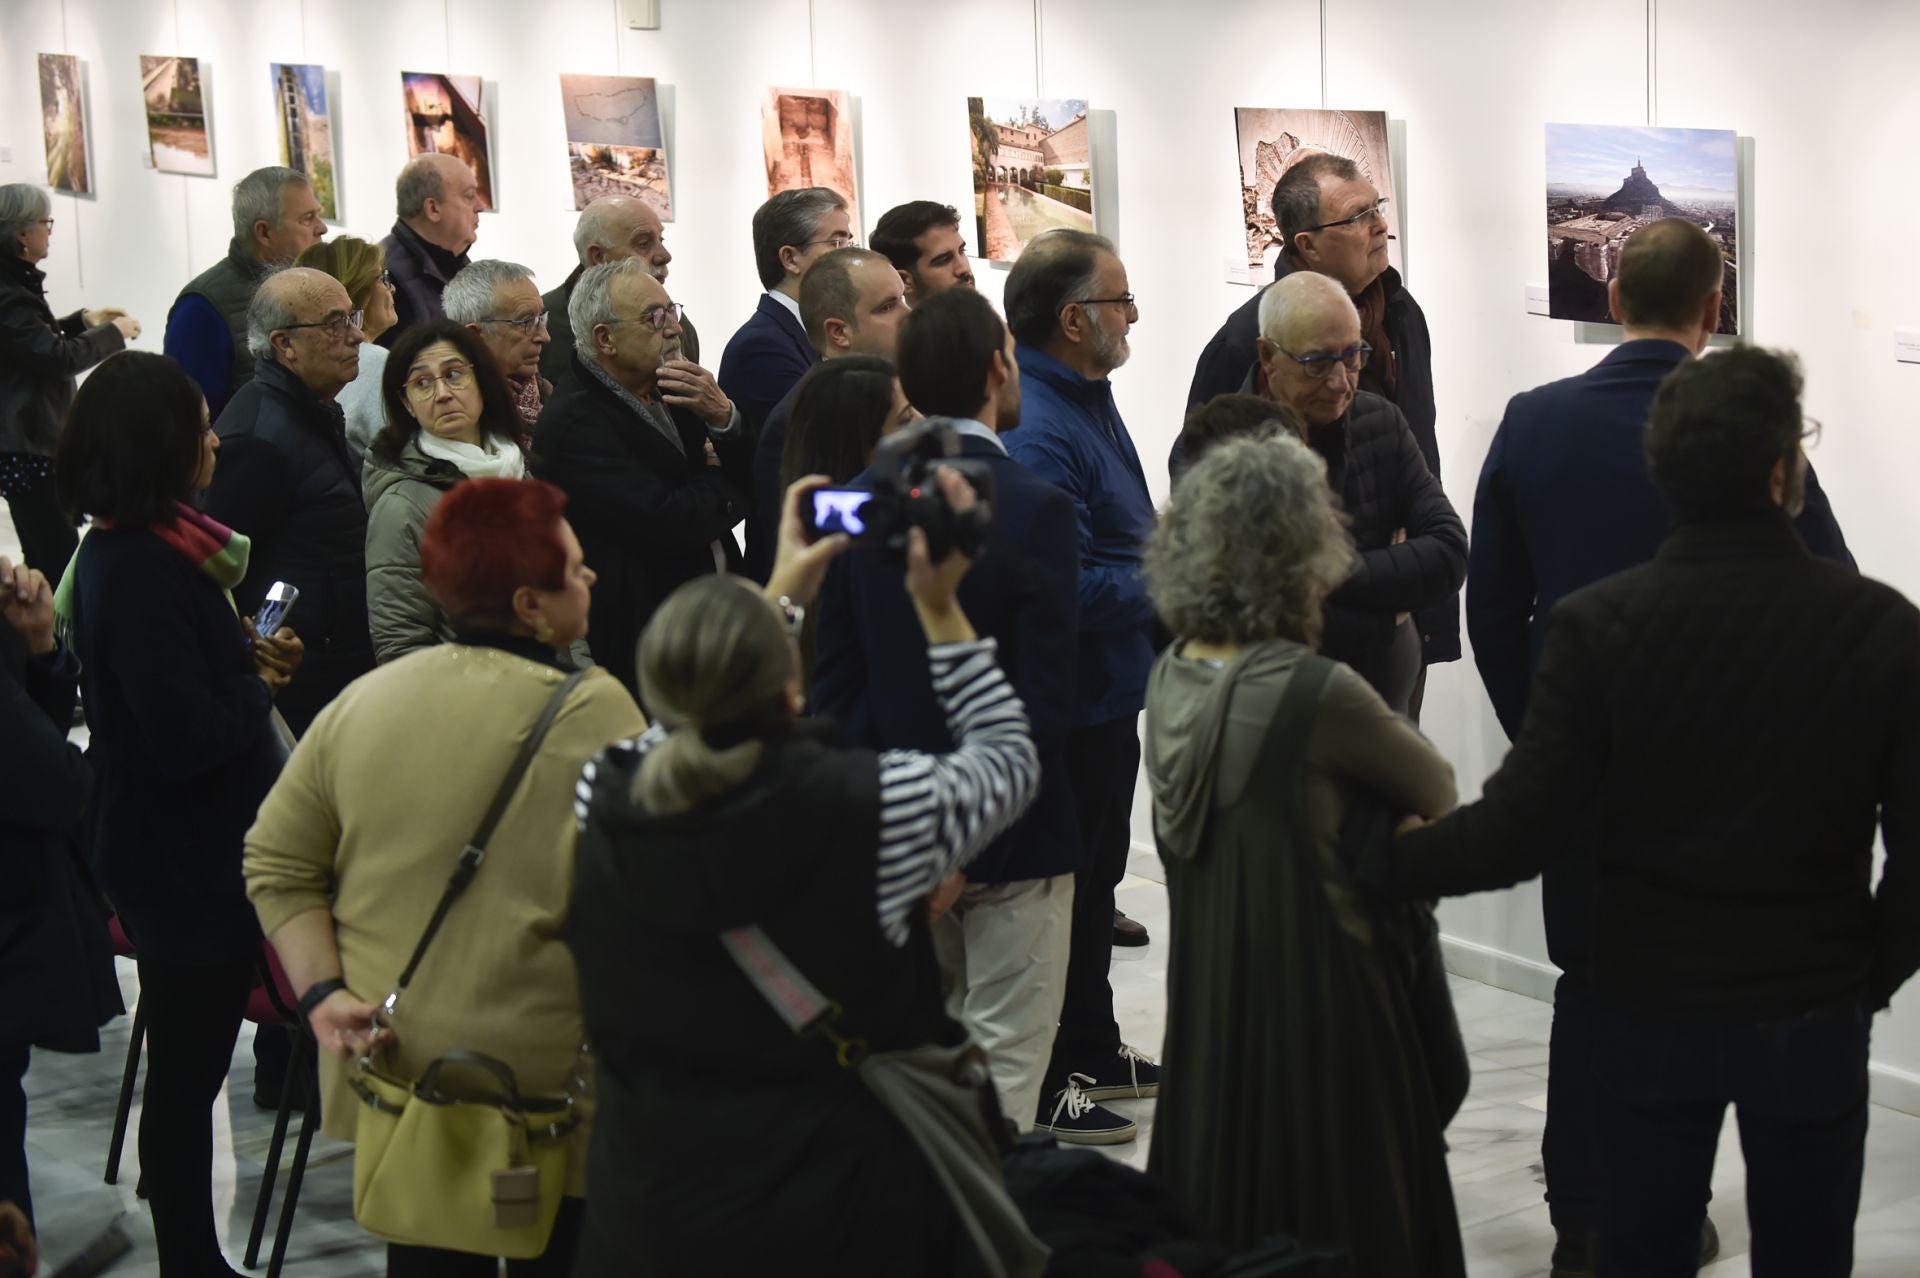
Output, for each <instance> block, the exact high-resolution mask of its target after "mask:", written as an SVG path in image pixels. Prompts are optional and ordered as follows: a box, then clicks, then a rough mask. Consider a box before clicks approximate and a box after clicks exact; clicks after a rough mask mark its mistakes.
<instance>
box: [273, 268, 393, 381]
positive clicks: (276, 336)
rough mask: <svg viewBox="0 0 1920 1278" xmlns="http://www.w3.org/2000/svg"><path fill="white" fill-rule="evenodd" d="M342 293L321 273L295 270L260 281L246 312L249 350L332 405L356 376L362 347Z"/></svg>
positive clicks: (349, 301)
mask: <svg viewBox="0 0 1920 1278" xmlns="http://www.w3.org/2000/svg"><path fill="white" fill-rule="evenodd" d="M356 314H357V313H356V312H355V311H354V309H353V301H352V299H351V298H349V297H348V296H347V290H346V287H345V286H344V285H343V284H341V283H340V281H339V280H336V279H335V278H333V276H331V275H328V274H327V273H326V272H325V271H316V270H313V269H312V268H311V267H305V266H293V267H288V268H287V269H286V270H284V271H275V272H274V273H273V274H271V275H269V276H267V278H266V279H265V280H263V281H261V284H260V287H259V288H258V289H257V290H255V292H254V295H253V301H252V302H250V303H249V304H248V306H247V349H248V350H249V351H251V352H252V353H253V355H254V358H256V359H259V360H263V361H266V362H269V363H274V364H279V365H281V366H282V367H284V368H285V369H286V370H287V371H288V372H290V373H292V374H293V375H294V376H295V377H297V378H299V379H300V381H301V382H302V383H303V384H304V385H305V386H306V387H307V389H308V390H310V391H312V392H313V393H314V395H315V396H317V397H318V398H320V399H327V400H330V399H332V398H333V397H334V396H336V395H338V394H339V393H340V388H341V387H343V386H345V385H346V384H347V383H348V382H350V381H352V380H353V379H354V377H355V375H356V374H358V373H359V371H360V345H361V343H363V342H364V341H366V335H365V334H364V333H363V332H361V330H360V328H359V325H358V324H357V323H356V322H355V319H356Z"/></svg>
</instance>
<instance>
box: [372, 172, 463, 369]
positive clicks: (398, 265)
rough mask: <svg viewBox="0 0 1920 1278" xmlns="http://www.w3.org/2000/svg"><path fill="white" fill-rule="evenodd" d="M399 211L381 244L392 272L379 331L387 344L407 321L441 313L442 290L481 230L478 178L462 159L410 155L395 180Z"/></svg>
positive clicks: (405, 325) (400, 332)
mask: <svg viewBox="0 0 1920 1278" xmlns="http://www.w3.org/2000/svg"><path fill="white" fill-rule="evenodd" d="M393 202H394V206H395V209H396V211H397V212H398V213H399V217H398V218H397V219H396V220H395V222H394V224H393V230H392V231H391V232H390V233H389V234H388V235H387V238H386V239H384V240H381V241H380V247H381V249H383V250H384V251H385V252H386V255H387V274H388V275H390V276H392V277H393V310H394V314H395V315H396V316H397V317H398V318H396V319H395V320H394V323H393V327H391V328H389V329H388V330H387V331H386V332H384V333H382V334H381V335H380V338H381V340H380V345H382V346H385V347H388V348H391V347H392V346H393V343H394V341H395V340H396V339H397V338H398V337H399V336H400V334H402V333H404V332H405V331H406V330H407V328H408V327H409V326H410V325H414V324H418V323H420V322H421V321H422V320H430V319H440V318H441V317H442V316H443V315H444V314H445V312H444V311H443V310H442V309H441V306H440V294H441V293H443V292H445V291H446V287H447V285H448V283H449V282H451V281H452V279H453V277H454V276H455V275H458V274H459V273H460V269H461V268H462V267H464V266H465V265H466V264H467V250H468V249H470V248H472V247H473V242H474V240H476V239H478V238H479V236H480V181H479V179H478V178H476V177H474V176H473V170H472V169H470V168H468V167H467V163H466V161H465V160H462V159H459V158H458V157H456V156H451V155H443V154H440V153H437V152H428V153H427V154H425V155H416V156H414V157H413V158H412V159H411V160H408V161H407V163H406V167H405V168H403V169H401V170H400V177H399V179H398V180H397V181H395V183H394V186H393Z"/></svg>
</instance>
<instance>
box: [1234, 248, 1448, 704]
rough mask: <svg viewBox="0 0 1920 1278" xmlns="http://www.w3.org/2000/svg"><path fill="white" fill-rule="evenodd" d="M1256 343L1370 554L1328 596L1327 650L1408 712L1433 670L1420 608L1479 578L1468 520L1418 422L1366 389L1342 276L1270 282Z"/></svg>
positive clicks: (1365, 359) (1262, 364)
mask: <svg viewBox="0 0 1920 1278" xmlns="http://www.w3.org/2000/svg"><path fill="white" fill-rule="evenodd" d="M1255 349H1256V350H1257V352H1258V358H1259V370H1260V373H1261V376H1260V378H1259V379H1258V381H1259V384H1260V385H1262V386H1263V393H1264V394H1265V395H1266V396H1267V398H1268V399H1271V400H1272V401H1274V402H1275V403H1277V404H1285V405H1286V406H1287V407H1289V408H1291V409H1293V411H1294V412H1295V413H1297V414H1299V416H1300V418H1301V420H1302V421H1304V422H1305V423H1306V424H1307V441H1306V442H1307V443H1308V444H1309V445H1310V446H1311V447H1312V448H1313V450H1314V451H1315V452H1317V453H1319V454H1320V456H1321V458H1322V459H1323V460H1324V461H1325V462H1326V463H1327V482H1328V484H1330V485H1331V486H1332V488H1333V491H1334V494H1335V495H1336V496H1338V497H1339V498H1340V500H1341V503H1342V505H1343V506H1344V507H1345V508H1346V511H1347V515H1348V517H1349V518H1350V519H1351V520H1352V531H1353V540H1354V546H1355V548H1356V549H1357V550H1358V551H1359V556H1358V559H1357V561H1356V563H1355V565H1354V573H1353V576H1352V577H1350V578H1348V579H1347V581H1346V583H1345V584H1344V585H1342V586H1341V587H1340V588H1339V589H1338V590H1336V591H1334V592H1333V595H1332V596H1331V597H1330V598H1329V599H1328V600H1327V603H1326V609H1325V616H1326V628H1325V631H1324V633H1323V635H1322V639H1321V644H1320V650H1321V651H1322V652H1324V653H1325V654H1326V655H1327V656H1329V657H1332V658H1334V659H1335V660H1337V661H1344V662H1346V663H1347V664H1348V665H1350V666H1352V667H1353V668H1354V669H1355V670H1357V671H1359V672H1360V674H1361V675H1363V676H1364V677H1365V678H1366V680H1367V682H1368V683H1371V684H1372V685H1373V686H1374V689H1375V690H1376V691H1377V692H1379V694H1380V695H1381V697H1382V698H1384V699H1385V700H1386V703H1387V704H1388V705H1390V706H1392V707H1393V708H1394V709H1395V710H1397V711H1399V712H1400V713H1402V714H1405V713H1407V710H1408V703H1409V701H1410V699H1411V698H1412V696H1413V692H1414V689H1415V687H1416V686H1417V684H1418V682H1419V678H1420V672H1421V645H1420V635H1419V633H1418V632H1417V631H1416V630H1415V628H1414V626H1413V625H1412V621H1411V614H1413V613H1416V612H1419V611H1421V610H1422V609H1431V608H1436V607H1442V606H1448V607H1450V606H1452V604H1453V601H1454V598H1455V596H1456V595H1458V593H1459V591H1460V584H1461V582H1463V581H1464V580H1466V575H1467V532H1466V529H1465V528H1464V527H1463V526H1462V525H1461V522H1460V516H1459V515H1458V514H1456V513H1455V512H1454V509H1453V504H1452V503H1451V502H1449V501H1448V500H1447V495H1446V494H1445V493H1443V492H1441V491H1440V481H1439V480H1437V479H1435V478H1434V476H1433V472H1432V471H1431V470H1429V469H1428V467H1427V462H1426V458H1425V457H1424V456H1422V455H1421V450H1420V445H1419V444H1418V443H1417V442H1415V440H1414V437H1413V432H1412V431H1411V430H1410V429H1408V427H1407V419H1406V418H1405V417H1404V416H1403V415H1402V414H1401V412H1400V410H1399V409H1398V408H1396V407H1395V406H1394V404H1393V403H1392V401H1390V400H1388V399H1386V398H1384V397H1382V396H1380V395H1376V394H1374V393H1373V392H1371V391H1365V390H1361V389H1360V382H1361V374H1362V372H1363V371H1364V370H1365V369H1366V367H1367V365H1368V364H1369V363H1370V362H1371V361H1372V360H1373V359H1374V358H1377V356H1376V353H1375V351H1374V348H1373V347H1372V345H1371V344H1369V343H1368V342H1366V341H1364V340H1363V339H1362V338H1361V320H1360V312H1359V311H1358V309H1357V308H1355V306H1354V304H1353V299H1352V298H1351V297H1349V296H1348V295H1347V291H1346V289H1345V288H1343V287H1342V286H1341V285H1340V283H1339V282H1338V281H1337V280H1334V279H1331V278H1329V277H1327V276H1325V275H1317V274H1314V273H1313V272H1310V271H1300V272H1297V273H1295V274H1292V275H1289V276H1287V277H1286V278H1285V279H1282V280H1279V281H1277V282H1276V283H1275V284H1273V285H1272V287H1270V288H1268V289H1267V290H1266V292H1265V293H1264V294H1263V295H1262V296H1261V298H1260V336H1259V338H1258V340H1257V343H1256V347H1255ZM1253 380H1254V379H1252V378H1251V377H1250V378H1249V381H1250V382H1252V381H1253Z"/></svg>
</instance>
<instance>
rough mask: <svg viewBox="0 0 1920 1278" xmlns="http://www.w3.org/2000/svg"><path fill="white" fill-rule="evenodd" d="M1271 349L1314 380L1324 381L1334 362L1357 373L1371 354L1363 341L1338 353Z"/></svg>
mask: <svg viewBox="0 0 1920 1278" xmlns="http://www.w3.org/2000/svg"><path fill="white" fill-rule="evenodd" d="M1273 349H1275V350H1277V351H1280V353H1281V354H1282V355H1285V356H1286V357H1287V358H1288V359H1290V360H1292V361H1293V362H1294V363H1296V364H1298V365H1299V366H1300V371H1301V372H1303V373H1305V374H1306V375H1307V376H1308V377H1311V378H1313V379H1314V380H1315V381H1325V380H1326V379H1327V378H1329V377H1332V376H1333V368H1334V365H1336V364H1339V365H1342V366H1344V367H1345V368H1346V369H1347V371H1348V372H1350V373H1357V372H1359V371H1360V370H1361V369H1363V368H1365V367H1366V366H1367V360H1368V358H1369V357H1371V356H1372V354H1373V347H1371V346H1369V345H1367V344H1366V343H1365V342H1361V343H1360V344H1359V345H1357V346H1349V347H1347V349H1345V350H1344V351H1341V352H1340V353H1339V354H1338V355H1333V354H1327V355H1295V354H1294V353H1293V352H1292V351H1285V350H1280V348H1279V347H1278V346H1276V347H1274V348H1273Z"/></svg>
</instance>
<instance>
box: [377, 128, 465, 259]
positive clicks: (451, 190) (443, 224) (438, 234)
mask: <svg viewBox="0 0 1920 1278" xmlns="http://www.w3.org/2000/svg"><path fill="white" fill-rule="evenodd" d="M393 197H394V199H393V202H394V206H395V209H396V210H397V211H398V213H399V215H400V220H401V221H402V222H405V223H406V224H407V225H408V226H409V227H411V228H412V229H413V232H414V233H415V234H416V235H418V236H419V237H420V238H421V239H423V240H425V241H427V243H429V244H432V245H435V246H436V247H439V248H443V249H445V250H446V251H447V252H449V253H452V254H454V255H456V256H458V255H459V254H462V253H465V252H466V251H467V250H468V249H470V248H472V247H473V242H474V240H475V239H476V238H478V236H479V233H480V183H479V181H478V180H477V179H476V178H475V177H474V176H473V170H472V169H470V168H468V167H467V163H466V161H465V160H462V159H460V158H459V157H458V156H454V155H445V154H441V153H439V152H433V151H429V152H427V153H426V154H424V155H416V156H414V157H413V158H412V159H411V160H408V161H407V163H406V165H405V167H403V168H402V169H401V170H400V177H399V180H398V181H396V182H395V183H394V187H393Z"/></svg>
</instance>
